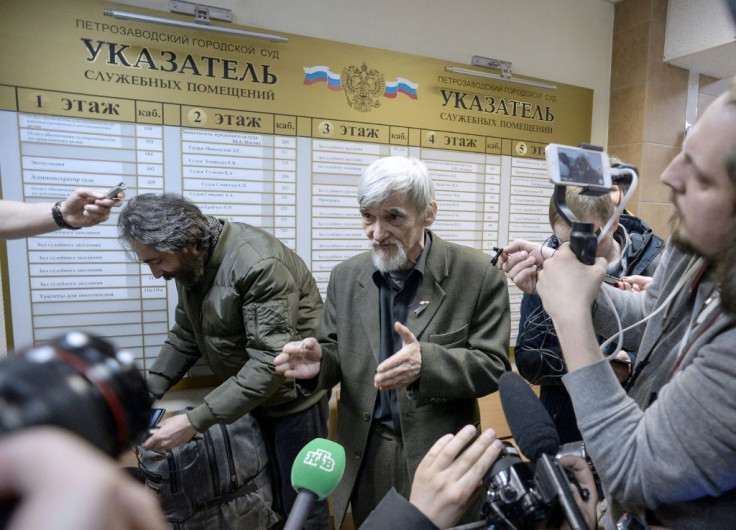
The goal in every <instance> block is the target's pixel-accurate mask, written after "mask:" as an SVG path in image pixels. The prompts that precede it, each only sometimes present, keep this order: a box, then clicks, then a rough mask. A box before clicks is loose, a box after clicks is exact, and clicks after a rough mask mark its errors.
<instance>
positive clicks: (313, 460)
mask: <svg viewBox="0 0 736 530" xmlns="http://www.w3.org/2000/svg"><path fill="white" fill-rule="evenodd" d="M344 472H345V449H343V447H342V446H341V445H340V444H338V443H335V442H333V441H330V440H326V439H324V438H315V439H314V440H312V441H311V442H309V443H308V444H307V445H305V446H304V447H303V448H302V450H301V451H299V454H298V455H297V456H296V458H295V459H294V465H293V466H292V467H291V485H292V487H293V488H294V489H295V490H296V491H297V492H298V491H299V490H307V491H311V492H312V493H314V494H315V495H317V499H318V500H320V501H322V500H324V499H326V498H327V496H328V495H329V494H330V493H332V492H333V491H334V490H335V488H336V487H337V485H338V484H339V483H340V479H342V474H343V473H344Z"/></svg>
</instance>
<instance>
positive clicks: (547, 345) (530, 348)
mask: <svg viewBox="0 0 736 530" xmlns="http://www.w3.org/2000/svg"><path fill="white" fill-rule="evenodd" d="M619 225H620V226H622V227H624V228H625V230H626V233H627V234H628V238H629V244H628V245H626V246H624V245H622V252H621V263H622V264H623V265H624V269H623V270H622V271H621V270H620V271H618V272H619V274H618V275H619V276H631V275H642V276H652V275H654V270H655V269H656V266H657V263H658V262H659V257H660V256H661V254H662V251H663V250H664V246H665V245H664V240H662V238H660V237H659V236H657V235H656V234H654V232H652V229H651V228H649V226H648V225H647V224H646V223H645V222H644V221H642V220H641V219H639V218H638V217H635V216H633V215H628V214H623V215H621V217H620V219H619ZM623 234H624V232H623V230H621V228H619V229H618V230H617V233H616V234H614V238H616V240H617V241H618V242H619V244H621V243H622V242H623V241H624V240H625V236H624V235H623ZM550 241H551V243H550V245H551V246H553V247H554V248H556V247H557V246H559V241H557V238H555V237H552V238H551V239H550ZM613 349H614V348H612V349H611V350H613ZM607 353H609V354H612V353H615V352H614V351H609V352H607ZM514 357H515V360H516V367H517V369H518V370H519V373H520V374H521V375H522V376H523V377H524V378H525V379H526V380H527V381H529V382H531V383H535V384H539V385H541V388H540V393H539V399H540V400H541V401H542V403H543V404H544V406H545V408H546V409H547V412H549V415H550V416H551V417H552V420H553V421H554V422H555V426H556V427H557V432H558V434H559V436H560V443H563V444H564V443H568V442H574V441H578V440H581V439H582V437H581V435H580V431H579V430H578V427H577V422H576V420H575V412H574V411H573V408H572V402H571V401H570V396H569V395H568V393H567V390H565V388H564V387H563V386H562V381H561V378H562V376H563V375H565V374H566V373H567V368H566V367H565V360H564V358H563V356H562V350H561V349H560V343H559V341H558V340H557V335H556V333H555V330H554V326H553V325H552V322H551V321H550V319H549V317H548V316H547V313H545V312H544V308H543V307H542V300H541V299H540V298H539V296H537V295H528V294H525V295H524V296H523V297H522V299H521V314H520V316H519V334H518V336H517V337H516V346H515V348H514Z"/></svg>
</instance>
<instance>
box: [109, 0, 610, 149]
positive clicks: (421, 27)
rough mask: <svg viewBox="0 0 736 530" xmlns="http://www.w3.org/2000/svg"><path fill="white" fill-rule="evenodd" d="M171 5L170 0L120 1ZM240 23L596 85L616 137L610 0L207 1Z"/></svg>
mask: <svg viewBox="0 0 736 530" xmlns="http://www.w3.org/2000/svg"><path fill="white" fill-rule="evenodd" d="M118 1H119V3H123V4H129V5H135V6H140V7H148V8H152V9H158V10H161V11H165V12H168V11H169V0H118ZM201 3H203V4H205V3H206V4H207V5H211V6H216V7H222V8H226V9H231V10H232V12H233V23H235V24H238V25H243V26H251V27H255V28H265V29H270V30H274V31H283V32H286V33H292V34H296V35H304V36H307V37H316V38H320V39H328V40H335V41H339V42H347V43H351V44H358V45H361V46H371V47H374V48H383V49H386V50H391V51H398V52H404V53H411V54H416V55H421V56H424V57H432V58H436V59H446V60H448V61H454V62H459V63H466V64H470V60H471V57H472V56H473V55H481V56H484V57H493V58H494V59H502V60H504V61H511V62H512V63H513V66H512V70H513V72H514V73H518V74H520V75H528V76H532V77H540V78H543V79H549V80H552V81H557V82H561V83H568V84H571V85H578V86H583V87H586V88H592V89H593V90H594V99H593V124H592V135H591V140H592V142H593V143H594V144H597V145H603V146H605V145H606V144H607V141H608V105H609V99H610V90H609V86H610V80H611V48H612V40H613V10H614V6H613V4H611V3H609V2H607V1H605V0H454V1H448V0H370V1H367V2H366V1H360V2H359V1H357V0H202V2H201Z"/></svg>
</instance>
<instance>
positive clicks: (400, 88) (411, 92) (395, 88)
mask: <svg viewBox="0 0 736 530" xmlns="http://www.w3.org/2000/svg"><path fill="white" fill-rule="evenodd" d="M417 88H419V85H418V84H417V83H412V82H411V81H409V80H408V79H404V78H403V77H397V78H396V79H395V80H394V81H388V82H387V83H386V90H385V91H384V93H383V95H384V96H385V97H387V98H395V97H396V95H397V94H399V93H401V94H404V95H405V96H409V97H410V98H411V99H417V97H418V96H417Z"/></svg>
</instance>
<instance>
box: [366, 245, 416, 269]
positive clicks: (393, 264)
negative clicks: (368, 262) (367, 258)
mask: <svg viewBox="0 0 736 530" xmlns="http://www.w3.org/2000/svg"><path fill="white" fill-rule="evenodd" d="M379 245H391V246H392V249H391V251H390V256H389V257H384V256H383V255H382V254H384V253H385V251H383V250H379ZM371 257H372V258H373V265H375V266H376V268H377V269H378V270H379V271H381V272H390V271H397V270H400V269H401V268H402V267H404V265H406V263H407V261H408V257H407V255H406V250H404V247H403V246H402V245H401V243H400V242H399V241H398V240H397V239H396V238H393V237H389V238H386V239H384V240H383V241H380V242H379V241H376V240H375V239H372V240H371Z"/></svg>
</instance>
